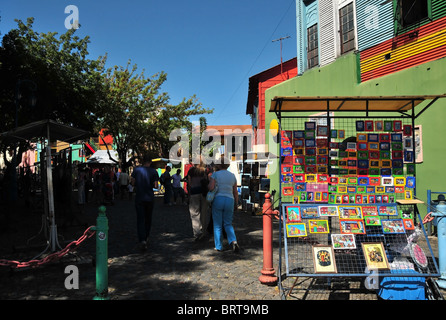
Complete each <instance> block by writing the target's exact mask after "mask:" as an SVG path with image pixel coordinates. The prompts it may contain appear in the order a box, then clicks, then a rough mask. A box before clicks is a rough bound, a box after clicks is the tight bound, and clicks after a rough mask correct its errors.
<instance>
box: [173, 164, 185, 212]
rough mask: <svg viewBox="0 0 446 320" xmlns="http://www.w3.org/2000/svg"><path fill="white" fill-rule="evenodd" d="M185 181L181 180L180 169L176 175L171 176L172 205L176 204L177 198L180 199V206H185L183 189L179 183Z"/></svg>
mask: <svg viewBox="0 0 446 320" xmlns="http://www.w3.org/2000/svg"><path fill="white" fill-rule="evenodd" d="M183 181H185V180H184V179H182V178H181V169H178V170H177V173H175V174H174V175H172V187H173V203H175V204H176V203H177V198H178V196H180V197H181V201H182V204H186V201H185V193H184V189H183V188H182V187H181V182H183Z"/></svg>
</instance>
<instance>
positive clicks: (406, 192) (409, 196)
mask: <svg viewBox="0 0 446 320" xmlns="http://www.w3.org/2000/svg"><path fill="white" fill-rule="evenodd" d="M404 199H405V200H412V190H404Z"/></svg>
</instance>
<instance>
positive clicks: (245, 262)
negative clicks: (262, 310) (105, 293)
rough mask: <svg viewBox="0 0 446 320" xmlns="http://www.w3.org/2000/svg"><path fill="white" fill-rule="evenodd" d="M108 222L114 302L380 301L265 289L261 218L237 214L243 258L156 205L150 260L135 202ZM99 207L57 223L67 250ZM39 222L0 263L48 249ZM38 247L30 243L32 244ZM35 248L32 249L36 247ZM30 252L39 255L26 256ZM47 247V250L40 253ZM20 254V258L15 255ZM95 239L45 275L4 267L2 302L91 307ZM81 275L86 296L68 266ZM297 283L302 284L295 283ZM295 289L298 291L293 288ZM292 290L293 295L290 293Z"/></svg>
mask: <svg viewBox="0 0 446 320" xmlns="http://www.w3.org/2000/svg"><path fill="white" fill-rule="evenodd" d="M106 208H107V210H106V213H107V217H108V219H109V270H108V272H109V277H108V279H109V298H110V299H111V300H141V299H154V300H281V299H284V298H286V299H287V300H376V299H378V297H377V295H376V293H375V292H374V291H369V290H367V289H365V287H364V285H363V283H362V281H363V280H361V281H359V280H358V281H357V280H343V281H333V282H331V283H330V284H328V283H327V282H326V280H321V279H319V280H317V279H314V278H302V279H297V280H296V279H295V278H288V279H287V278H285V277H282V278H281V280H282V282H281V284H282V287H283V290H281V289H279V287H278V286H268V285H264V284H261V283H260V281H259V276H260V275H261V269H262V267H263V238H262V217H261V216H254V215H251V214H248V213H246V212H242V211H237V212H236V213H235V215H234V227H235V232H236V235H237V238H238V242H239V244H240V246H241V248H242V251H241V252H240V253H238V254H236V253H233V252H232V251H231V250H227V251H223V252H217V251H215V250H214V245H213V238H212V237H211V236H209V237H207V238H206V239H205V240H203V241H199V242H196V241H194V239H193V237H192V227H191V222H190V217H189V213H188V207H187V206H183V205H174V206H171V207H170V206H165V205H163V203H162V198H157V199H156V204H155V209H154V217H153V225H152V233H151V236H150V243H149V247H148V250H147V251H146V252H141V251H140V249H139V248H138V246H137V243H136V214H135V209H134V202H133V201H130V200H127V199H124V200H121V199H116V201H115V205H113V206H111V205H109V206H107V207H106ZM97 211H98V205H96V204H87V206H86V208H85V212H84V213H83V214H77V217H79V218H80V219H81V220H82V222H83V223H82V224H81V225H79V223H75V224H74V225H69V224H68V223H67V221H68V219H66V221H65V222H64V221H62V222H60V223H59V222H58V228H59V235H60V237H59V242H60V243H61V245H62V247H64V246H65V245H66V244H67V243H69V242H70V241H71V240H77V239H78V238H79V237H80V236H81V235H82V234H83V232H84V231H85V229H86V228H87V227H88V226H90V225H95V221H96V217H97ZM39 219H40V218H39V215H36V214H34V215H32V214H25V216H24V217H23V218H22V217H20V216H17V217H15V218H14V221H15V222H16V223H15V230H12V231H11V230H9V231H4V232H2V233H1V235H0V243H3V245H2V246H1V248H2V249H1V251H0V259H1V258H3V259H11V260H19V261H27V260H26V259H28V260H29V258H30V257H33V255H35V253H36V252H37V253H39V252H41V251H42V250H43V249H44V248H45V246H44V244H43V240H44V239H43V236H41V235H39V234H38V232H39V229H40V225H41V222H40V221H39ZM277 230H278V221H275V222H274V248H275V249H274V255H273V259H274V268H275V270H276V275H278V274H277V270H279V252H278V250H277V248H278V244H279V243H278V241H279V240H278V238H279V235H278V231H277ZM30 239H31V240H30ZM29 240H30V241H29ZM26 244H30V245H31V247H33V249H29V248H28V249H25V248H20V246H23V245H26ZM39 245H40V246H39ZM12 248H15V250H12ZM94 257H95V238H94V237H93V238H90V239H87V240H85V241H84V243H82V245H81V246H80V247H79V248H78V249H77V251H76V252H75V254H69V255H67V256H65V257H64V258H63V259H61V260H60V261H59V262H53V263H50V264H47V265H44V266H42V267H39V268H34V269H25V270H20V271H11V270H10V268H8V267H0V283H1V284H2V285H1V286H0V299H2V300H25V299H26V300H91V299H92V298H93V297H94V295H95V292H96V278H95V277H96V273H95V272H96V271H95V268H94V266H93V263H92V260H93V259H94ZM71 264H74V265H77V266H78V268H79V289H77V290H67V289H66V288H65V286H64V281H65V279H66V277H67V276H68V274H65V273H64V270H65V267H66V266H67V265H71ZM295 280H296V281H295ZM293 286H294V287H293ZM292 287H293V290H291V291H290V289H291V288H292Z"/></svg>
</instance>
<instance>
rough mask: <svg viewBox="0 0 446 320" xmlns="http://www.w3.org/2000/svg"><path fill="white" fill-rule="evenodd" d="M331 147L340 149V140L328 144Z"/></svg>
mask: <svg viewBox="0 0 446 320" xmlns="http://www.w3.org/2000/svg"><path fill="white" fill-rule="evenodd" d="M328 145H329V148H330V149H339V142H331V141H330V143H329V144H328Z"/></svg>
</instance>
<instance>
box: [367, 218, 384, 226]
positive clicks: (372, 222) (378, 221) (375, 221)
mask: <svg viewBox="0 0 446 320" xmlns="http://www.w3.org/2000/svg"><path fill="white" fill-rule="evenodd" d="M364 221H365V225H366V226H380V225H381V218H380V217H365V218H364Z"/></svg>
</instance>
